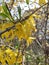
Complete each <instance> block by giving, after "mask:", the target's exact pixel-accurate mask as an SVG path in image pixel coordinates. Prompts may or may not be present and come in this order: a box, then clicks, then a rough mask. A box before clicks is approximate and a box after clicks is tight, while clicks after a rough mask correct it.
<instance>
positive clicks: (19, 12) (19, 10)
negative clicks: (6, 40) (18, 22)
mask: <svg viewBox="0 0 49 65" xmlns="http://www.w3.org/2000/svg"><path fill="white" fill-rule="evenodd" d="M18 14H19V18H20V19H21V7H20V6H18Z"/></svg>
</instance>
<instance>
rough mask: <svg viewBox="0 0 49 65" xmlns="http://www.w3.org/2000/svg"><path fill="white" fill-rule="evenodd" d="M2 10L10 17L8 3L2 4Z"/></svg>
mask: <svg viewBox="0 0 49 65" xmlns="http://www.w3.org/2000/svg"><path fill="white" fill-rule="evenodd" d="M2 8H3V10H4V13H5V14H8V15H9V11H8V7H7V5H6V3H2Z"/></svg>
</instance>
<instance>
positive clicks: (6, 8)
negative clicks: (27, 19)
mask: <svg viewBox="0 0 49 65" xmlns="http://www.w3.org/2000/svg"><path fill="white" fill-rule="evenodd" d="M2 8H3V10H4V13H5V14H6V15H7V16H8V18H9V19H10V20H11V21H14V19H13V17H12V16H11V13H10V11H9V9H8V7H7V5H6V3H2Z"/></svg>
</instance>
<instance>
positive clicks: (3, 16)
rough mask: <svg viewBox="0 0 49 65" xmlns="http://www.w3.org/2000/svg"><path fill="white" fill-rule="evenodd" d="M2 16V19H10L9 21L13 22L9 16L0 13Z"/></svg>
mask: <svg viewBox="0 0 49 65" xmlns="http://www.w3.org/2000/svg"><path fill="white" fill-rule="evenodd" d="M0 16H1V17H2V18H5V19H6V18H8V19H9V21H11V19H10V18H9V17H8V15H6V14H4V13H0Z"/></svg>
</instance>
